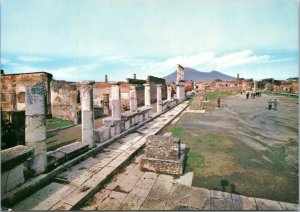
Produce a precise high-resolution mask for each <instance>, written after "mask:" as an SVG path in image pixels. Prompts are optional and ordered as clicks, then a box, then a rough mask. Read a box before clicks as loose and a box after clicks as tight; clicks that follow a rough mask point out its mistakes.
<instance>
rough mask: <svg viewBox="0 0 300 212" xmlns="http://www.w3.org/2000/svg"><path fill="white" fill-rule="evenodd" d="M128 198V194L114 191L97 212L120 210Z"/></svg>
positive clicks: (99, 206)
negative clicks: (100, 211)
mask: <svg viewBox="0 0 300 212" xmlns="http://www.w3.org/2000/svg"><path fill="white" fill-rule="evenodd" d="M126 196H127V194H124V193H121V192H116V191H112V192H111V193H110V194H109V196H108V197H107V198H106V199H105V200H104V201H103V202H101V203H100V204H99V205H98V207H97V210H118V208H119V206H120V205H121V203H122V202H123V201H124V199H125V198H126Z"/></svg>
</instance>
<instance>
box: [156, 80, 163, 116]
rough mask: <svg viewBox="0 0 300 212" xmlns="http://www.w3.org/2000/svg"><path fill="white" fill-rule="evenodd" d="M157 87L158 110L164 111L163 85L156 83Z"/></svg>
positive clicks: (159, 111)
mask: <svg viewBox="0 0 300 212" xmlns="http://www.w3.org/2000/svg"><path fill="white" fill-rule="evenodd" d="M156 87H157V92H156V95H157V96H156V104H157V112H158V113H161V112H162V111H163V108H162V96H161V87H162V85H160V84H159V85H156Z"/></svg>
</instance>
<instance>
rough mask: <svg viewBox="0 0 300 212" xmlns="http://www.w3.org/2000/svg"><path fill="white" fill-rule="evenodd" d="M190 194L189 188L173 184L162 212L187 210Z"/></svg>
mask: <svg viewBox="0 0 300 212" xmlns="http://www.w3.org/2000/svg"><path fill="white" fill-rule="evenodd" d="M190 193H191V187H190V186H185V185H181V184H175V185H174V186H173V187H172V190H171V193H170V196H169V198H168V201H167V204H166V206H165V208H164V210H180V209H181V208H188V205H189V199H190Z"/></svg>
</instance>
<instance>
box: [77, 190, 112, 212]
mask: <svg viewBox="0 0 300 212" xmlns="http://www.w3.org/2000/svg"><path fill="white" fill-rule="evenodd" d="M110 193H111V191H110V190H107V189H102V190H100V191H99V192H97V193H96V194H95V195H94V196H93V197H92V198H91V199H89V200H88V201H87V202H86V203H85V204H84V206H83V207H82V208H81V209H80V210H89V211H94V210H97V208H98V206H99V204H100V203H101V202H103V201H104V200H105V199H106V198H107V197H108V196H109V195H110Z"/></svg>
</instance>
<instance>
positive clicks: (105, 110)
mask: <svg viewBox="0 0 300 212" xmlns="http://www.w3.org/2000/svg"><path fill="white" fill-rule="evenodd" d="M103 113H104V115H109V94H108V93H107V94H103Z"/></svg>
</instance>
